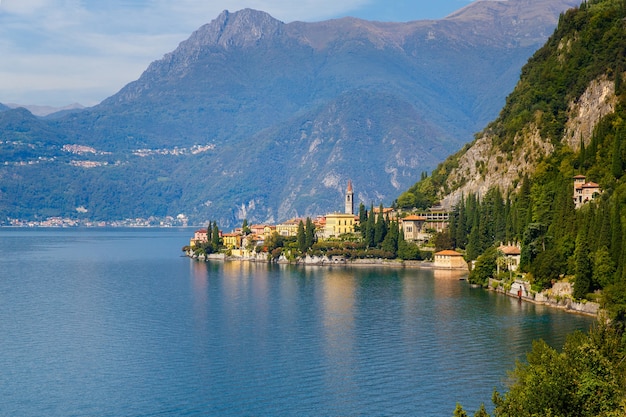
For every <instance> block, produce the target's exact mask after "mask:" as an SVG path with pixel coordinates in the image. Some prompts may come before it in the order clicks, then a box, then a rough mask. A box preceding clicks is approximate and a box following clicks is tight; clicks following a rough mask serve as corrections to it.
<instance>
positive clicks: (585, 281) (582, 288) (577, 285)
mask: <svg viewBox="0 0 626 417" xmlns="http://www.w3.org/2000/svg"><path fill="white" fill-rule="evenodd" d="M590 254H591V251H590V250H589V242H588V241H587V230H586V228H585V227H582V228H581V229H580V231H579V233H578V236H577V237H576V250H575V251H574V257H575V261H576V281H575V282H574V291H573V294H572V295H573V296H574V298H576V299H582V298H585V296H586V295H587V293H588V292H589V290H590V289H591V274H592V272H593V271H592V266H591V259H590V256H589V255H590Z"/></svg>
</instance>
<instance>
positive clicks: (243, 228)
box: [241, 219, 251, 236]
mask: <svg viewBox="0 0 626 417" xmlns="http://www.w3.org/2000/svg"><path fill="white" fill-rule="evenodd" d="M241 232H242V233H243V234H244V235H246V236H247V235H249V234H250V232H251V231H250V227H249V226H248V219H243V223H242V225H241Z"/></svg>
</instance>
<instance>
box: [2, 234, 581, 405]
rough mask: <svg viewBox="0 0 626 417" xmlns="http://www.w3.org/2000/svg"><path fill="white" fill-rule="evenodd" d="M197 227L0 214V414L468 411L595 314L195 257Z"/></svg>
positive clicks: (405, 282)
mask: <svg viewBox="0 0 626 417" xmlns="http://www.w3.org/2000/svg"><path fill="white" fill-rule="evenodd" d="M192 232H193V231H192V230H190V229H187V230H176V229H158V230H155V229H139V230H135V229H133V230H128V229H126V230H116V229H108V230H100V229H71V230H67V229H57V230H54V229H48V230H41V229H38V230H30V229H0V415H3V416H194V415H216V416H451V415H452V412H453V410H454V407H455V404H456V402H460V403H461V404H463V406H464V407H465V408H466V410H468V411H470V412H471V414H473V412H474V410H475V409H476V408H478V406H479V404H480V403H481V402H485V403H486V404H487V405H488V406H489V407H488V408H491V404H490V399H491V393H492V390H493V388H494V387H499V388H500V389H501V388H502V386H503V380H504V379H505V377H506V371H507V370H511V369H512V368H513V366H514V363H515V360H516V359H522V358H523V357H524V353H525V352H526V351H527V350H528V349H529V348H530V346H531V343H532V340H533V339H536V338H543V339H545V340H546V341H548V342H549V343H550V344H552V345H553V346H557V347H560V345H561V344H562V343H563V340H564V337H565V335H566V334H567V333H569V332H571V331H573V330H575V329H583V330H586V329H588V328H589V326H590V325H591V324H592V322H593V319H591V318H588V317H583V316H577V315H571V314H566V313H563V312H561V311H558V310H552V309H549V308H546V307H542V306H536V305H532V304H527V303H520V302H518V301H517V300H515V299H512V298H508V297H505V296H502V295H497V294H492V293H489V292H486V291H483V290H481V289H475V288H470V287H469V286H468V285H467V283H466V282H464V281H459V279H458V276H452V275H450V274H446V273H443V272H439V273H438V272H434V271H425V270H424V271H422V270H412V269H411V270H389V269H349V268H343V267H333V268H320V267H306V268H305V267H290V266H275V265H274V266H271V265H265V264H262V265H261V264H248V263H237V262H232V263H225V264H223V263H208V264H206V263H200V262H195V261H192V260H190V259H187V258H184V257H181V254H182V252H181V247H182V246H184V245H185V244H187V243H188V240H189V237H190V236H191V234H192Z"/></svg>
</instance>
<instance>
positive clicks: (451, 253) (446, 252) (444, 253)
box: [435, 250, 463, 256]
mask: <svg viewBox="0 0 626 417" xmlns="http://www.w3.org/2000/svg"><path fill="white" fill-rule="evenodd" d="M435 256H463V254H462V253H459V252H457V251H455V250H442V251H441V252H437V253H435Z"/></svg>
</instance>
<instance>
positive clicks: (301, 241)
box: [296, 220, 307, 253]
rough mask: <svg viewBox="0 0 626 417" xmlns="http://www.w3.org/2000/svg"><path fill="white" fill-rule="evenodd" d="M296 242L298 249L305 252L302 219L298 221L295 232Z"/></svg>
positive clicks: (304, 234)
mask: <svg viewBox="0 0 626 417" xmlns="http://www.w3.org/2000/svg"><path fill="white" fill-rule="evenodd" d="M296 243H297V244H298V250H299V251H300V252H301V253H304V252H306V250H307V247H306V233H305V232H304V223H303V222H302V220H300V222H299V223H298V231H297V232H296Z"/></svg>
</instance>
